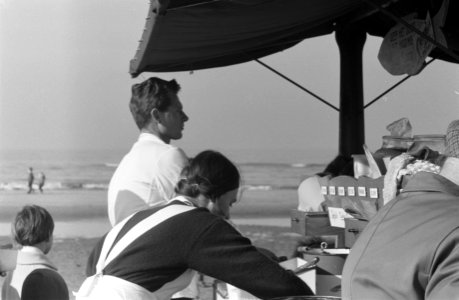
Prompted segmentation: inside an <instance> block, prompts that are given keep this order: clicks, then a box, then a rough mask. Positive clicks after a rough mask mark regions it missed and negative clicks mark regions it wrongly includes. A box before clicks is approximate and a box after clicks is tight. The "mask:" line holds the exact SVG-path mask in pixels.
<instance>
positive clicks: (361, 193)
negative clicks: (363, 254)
mask: <svg viewBox="0 0 459 300" xmlns="http://www.w3.org/2000/svg"><path fill="white" fill-rule="evenodd" d="M458 16H459V3H458V2H457V1H447V0H445V1H442V0H438V1H414V0H398V1H397V0H346V1H343V0H327V1H322V0H308V1H305V0H288V1H285V0H250V1H232V0H210V1H209V0H169V1H166V0H156V1H152V2H151V5H150V8H149V10H148V17H147V21H146V24H145V28H144V31H143V33H142V37H141V39H140V43H139V45H138V48H137V51H136V54H135V56H134V58H133V59H132V60H131V62H130V74H131V75H132V76H133V77H136V76H139V75H140V74H142V73H143V72H175V71H195V70H200V69H207V68H215V67H224V66H229V65H234V64H238V63H243V62H248V61H255V62H257V63H259V64H260V65H262V66H263V67H265V68H266V69H268V70H270V71H272V72H274V73H275V74H277V75H279V76H280V77H281V78H282V79H284V80H287V81H289V82H290V83H292V84H293V85H294V86H296V87H298V88H300V89H302V90H303V91H305V92H306V93H308V94H309V95H311V96H313V97H314V98H316V99H317V100H319V101H321V102H322V103H323V104H325V105H327V106H328V107H330V108H331V109H334V110H335V111H337V112H339V128H338V131H339V141H338V143H337V144H338V154H337V157H336V158H335V159H333V160H331V163H330V164H329V167H330V168H327V169H326V170H324V171H327V172H324V174H320V175H319V176H315V177H314V178H312V179H310V180H308V181H306V182H303V183H302V185H301V186H300V188H301V189H302V190H303V191H307V193H308V194H307V195H306V196H305V197H304V199H306V201H307V203H304V202H303V201H300V203H299V207H298V209H297V210H295V211H294V212H292V216H291V220H292V229H293V231H295V232H298V233H300V234H301V235H303V236H305V237H307V236H311V237H317V236H318V237H320V239H318V240H314V239H313V240H310V241H309V243H307V245H304V246H303V247H304V248H302V249H301V250H302V251H301V252H302V254H301V255H302V259H305V261H309V262H311V261H314V262H316V263H317V272H318V273H317V277H316V280H317V284H316V286H315V288H316V293H317V294H322V295H326V296H330V297H339V296H340V295H341V294H340V293H341V290H340V275H341V271H342V267H343V264H344V261H345V259H346V255H347V253H348V252H349V248H351V247H352V245H353V243H354V242H355V240H356V239H357V238H358V234H359V233H360V232H361V230H362V229H363V228H364V227H365V225H366V223H367V222H368V220H370V219H371V218H372V217H373V216H374V215H375V214H376V213H377V211H378V210H379V209H380V208H381V207H382V206H384V204H385V203H387V202H388V201H389V200H390V199H391V198H392V197H393V196H395V195H396V193H397V191H398V190H399V189H400V187H402V186H403V184H404V180H405V179H408V178H409V175H410V173H411V172H414V171H415V170H418V169H424V168H431V167H432V168H433V169H434V170H436V165H437V161H436V160H435V155H433V156H432V154H434V152H433V151H438V150H437V149H432V148H429V149H431V150H433V151H430V150H428V151H426V150H425V148H422V147H419V148H416V147H418V146H419V145H420V144H422V143H423V142H424V143H425V142H426V141H428V142H432V141H433V140H435V139H436V138H438V141H440V144H441V139H442V137H438V136H435V137H432V136H429V137H426V136H411V131H410V129H409V128H408V123H407V122H406V120H401V121H400V122H397V123H395V124H392V126H390V131H391V134H390V135H388V136H387V137H384V138H383V147H381V149H379V150H377V151H375V152H372V151H371V150H370V149H368V148H366V147H365V146H364V145H365V122H364V116H365V114H364V112H365V109H366V108H368V107H369V106H370V105H372V104H373V103H374V102H376V101H377V100H379V99H381V98H382V97H383V96H384V95H386V94H387V93H388V92H390V91H391V90H392V89H393V88H395V87H397V86H398V85H399V84H401V83H402V82H404V81H405V80H407V79H408V78H410V77H411V76H414V75H416V74H419V73H420V72H422V70H423V69H424V68H426V67H427V66H428V64H430V63H432V62H433V61H434V60H433V59H442V60H445V61H450V62H454V63H459V46H458V45H459V31H458V30H457V28H459V18H458ZM331 33H334V35H335V39H336V42H337V45H338V49H339V53H340V66H339V68H340V70H339V72H340V92H339V107H336V106H334V105H333V104H331V103H330V102H328V101H326V100H325V99H323V98H321V97H320V96H318V95H316V94H315V93H313V92H311V91H310V90H308V89H306V88H304V87H303V86H301V85H300V84H298V83H297V82H295V81H293V80H292V79H290V78H289V77H287V76H286V75H284V74H282V73H280V72H279V71H277V70H275V69H274V68H272V67H271V66H269V65H267V64H266V63H264V62H262V61H260V60H259V59H260V58H262V57H264V56H267V55H269V54H272V53H276V52H279V51H282V50H284V49H287V48H290V47H292V46H294V45H296V44H297V43H299V42H301V41H302V40H304V39H308V38H312V37H317V36H324V35H328V34H331ZM367 35H373V36H377V37H381V38H383V41H382V43H381V49H380V54H379V55H378V59H379V61H380V62H381V64H382V65H383V67H384V68H385V69H386V70H387V71H388V72H389V73H390V74H392V75H401V74H404V75H406V77H405V78H403V79H402V80H401V81H400V82H398V83H397V84H395V85H394V86H392V87H390V88H388V89H387V91H385V92H384V93H382V94H381V95H379V96H378V97H376V98H375V99H373V100H371V101H368V102H367V103H366V104H364V97H363V70H362V64H363V62H362V51H363V47H364V45H365V42H366V38H367ZM418 45H422V47H417V46H418ZM429 56H430V57H431V58H432V60H430V61H428V62H426V59H427V57H429ZM318 59H320V58H318ZM400 129H401V130H400ZM404 130H405V132H403V131H404ZM397 131H398V135H395V134H393V132H397ZM408 132H409V134H408ZM408 135H409V136H408ZM413 145H415V146H416V147H414V146H413ZM399 146H401V148H402V149H399V148H400V147H399ZM408 150H411V152H409V153H408V154H407V156H400V157H399V155H401V154H402V153H405V152H408ZM440 152H441V151H440ZM394 157H398V159H392V158H394ZM417 160H420V161H421V162H418V161H417ZM426 161H427V162H428V163H425V162H426ZM409 166H411V167H409ZM402 169H406V174H405V175H404V176H401V177H399V174H401V172H402V171H401V170H402ZM386 187H387V188H386ZM389 187H390V188H389ZM286 217H287V216H286ZM319 272H320V274H319Z"/></svg>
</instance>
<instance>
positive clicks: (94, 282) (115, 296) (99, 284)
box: [74, 199, 196, 300]
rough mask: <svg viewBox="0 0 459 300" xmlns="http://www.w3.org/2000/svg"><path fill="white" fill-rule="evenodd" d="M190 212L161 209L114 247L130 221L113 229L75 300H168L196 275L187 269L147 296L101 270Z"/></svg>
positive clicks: (139, 288) (178, 208) (176, 207)
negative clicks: (148, 235) (142, 238)
mask: <svg viewBox="0 0 459 300" xmlns="http://www.w3.org/2000/svg"><path fill="white" fill-rule="evenodd" d="M178 200H180V199H178ZM194 208H195V207H194V206H184V205H171V206H168V207H165V208H163V209H161V210H159V211H158V212H156V213H154V214H153V215H151V216H149V217H148V218H146V219H145V220H143V221H141V222H139V223H138V224H136V225H135V226H134V227H133V228H131V229H130V230H129V231H128V232H127V233H126V234H125V235H124V236H123V237H122V238H121V239H120V240H119V241H118V242H117V243H115V244H114V241H115V239H116V238H117V236H118V234H119V233H120V231H121V230H122V228H123V227H124V225H125V224H126V223H127V222H128V221H129V219H130V217H127V218H125V219H124V220H123V221H122V222H120V223H118V224H117V225H116V226H114V227H113V229H112V230H110V232H109V233H108V234H107V236H106V238H105V240H104V244H103V246H102V250H101V253H100V256H99V260H98V262H97V267H96V269H97V273H96V274H95V275H93V276H91V277H88V278H86V280H85V281H84V282H83V284H82V285H81V287H80V290H79V291H78V292H77V293H74V294H75V296H76V299H77V300H96V299H111V300H130V299H138V300H143V299H145V300H146V299H150V300H151V299H153V300H167V299H170V297H171V296H172V294H173V293H174V292H176V291H177V290H181V289H183V288H185V287H186V286H187V285H188V284H189V283H190V280H191V279H192V278H193V276H195V273H196V272H195V271H193V270H191V269H188V270H187V271H185V272H184V273H183V274H182V275H180V276H179V277H178V278H176V279H175V280H173V281H171V282H168V283H167V284H165V285H164V286H162V287H161V288H160V289H159V290H157V291H154V292H150V291H148V290H147V289H145V288H144V287H142V286H140V285H137V284H135V283H132V282H129V281H127V280H124V279H121V278H117V277H114V276H109V275H103V270H104V268H105V266H106V265H108V264H109V263H110V262H111V261H112V260H113V259H115V258H116V257H117V256H118V255H119V254H120V253H121V252H123V250H124V249H126V247H128V246H129V245H130V244H131V243H132V242H133V241H135V240H136V239H137V238H139V237H140V236H142V235H143V234H144V233H145V232H147V231H148V230H150V229H151V228H153V227H155V226H156V225H158V224H161V223H162V222H163V221H166V220H168V219H169V218H171V217H174V216H176V215H178V214H181V213H184V212H187V211H189V210H191V209H194Z"/></svg>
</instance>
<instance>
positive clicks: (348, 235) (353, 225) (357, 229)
mask: <svg viewBox="0 0 459 300" xmlns="http://www.w3.org/2000/svg"><path fill="white" fill-rule="evenodd" d="M367 224H368V221H366V220H360V219H354V218H346V219H344V226H345V228H344V247H346V248H352V246H353V245H354V243H355V241H356V240H357V238H358V237H359V235H360V233H361V232H362V231H363V229H364V228H365V226H367Z"/></svg>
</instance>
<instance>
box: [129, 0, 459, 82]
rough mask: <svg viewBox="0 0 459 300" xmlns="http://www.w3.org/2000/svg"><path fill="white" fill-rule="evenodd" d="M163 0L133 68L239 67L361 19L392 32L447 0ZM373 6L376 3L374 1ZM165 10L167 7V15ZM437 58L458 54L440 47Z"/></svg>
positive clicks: (448, 31) (458, 26)
mask: <svg viewBox="0 0 459 300" xmlns="http://www.w3.org/2000/svg"><path fill="white" fill-rule="evenodd" d="M369 2H370V0H207V1H206V0H170V1H165V0H159V1H152V3H151V6H150V9H149V13H148V17H147V22H146V26H145V29H144V32H143V34H142V38H141V40H140V43H139V47H138V50H137V53H136V55H135V57H134V58H133V59H132V60H131V64H130V73H131V75H132V76H134V77H135V76H137V75H139V74H140V73H142V72H174V71H188V70H199V69H205V68H213V67H221V66H227V65H233V64H237V63H242V62H246V61H250V60H253V59H256V58H260V57H263V56H266V55H269V54H272V53H275V52H278V51H282V50H284V49H287V48H289V47H291V46H293V45H295V44H297V43H299V42H301V41H302V40H304V39H306V38H311V37H315V36H320V35H326V34H330V33H332V32H334V31H336V30H337V29H340V28H343V27H346V26H349V25H357V26H360V27H361V28H363V29H364V30H365V31H366V32H367V33H369V34H372V35H376V36H384V35H385V33H386V32H387V31H388V30H389V29H390V28H391V27H392V26H394V25H395V23H396V21H394V20H393V19H391V18H390V17H388V16H387V15H385V14H383V13H381V12H380V11H379V10H378V9H377V7H378V6H379V7H383V8H385V9H387V10H388V11H390V12H392V13H393V14H394V15H395V16H398V17H403V16H405V15H407V14H408V13H410V12H418V13H420V14H421V15H422V14H425V13H426V12H427V11H428V10H430V11H431V13H434V11H435V9H438V8H439V6H440V5H441V2H442V1H441V0H419V1H416V0H398V1H397V0H371V2H370V3H369ZM457 2H458V1H454V0H453V1H450V8H449V14H448V18H447V21H446V25H445V28H444V32H445V35H446V37H447V40H448V42H449V47H450V48H451V49H453V50H456V51H457V50H458V49H459V38H458V36H459V4H458V3H457ZM372 4H373V5H372ZM158 12H164V15H159V14H158ZM432 56H439V57H440V58H442V59H447V60H451V58H450V57H449V56H448V55H445V54H440V52H438V51H434V52H433V54H432Z"/></svg>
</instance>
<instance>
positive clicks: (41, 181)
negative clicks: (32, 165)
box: [38, 172, 46, 193]
mask: <svg viewBox="0 0 459 300" xmlns="http://www.w3.org/2000/svg"><path fill="white" fill-rule="evenodd" d="M45 181H46V176H45V173H43V172H40V173H38V189H39V190H40V193H43V186H44V185H45Z"/></svg>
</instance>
